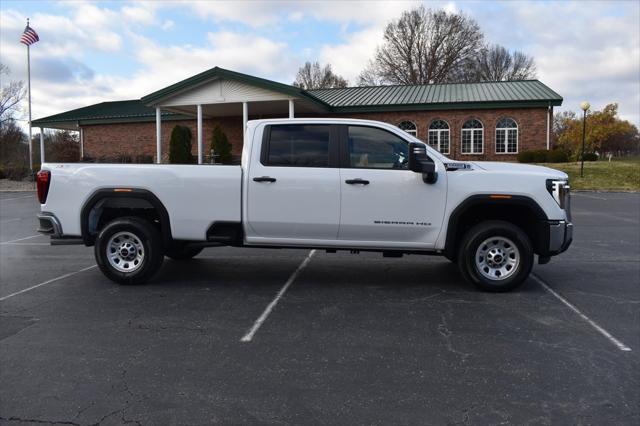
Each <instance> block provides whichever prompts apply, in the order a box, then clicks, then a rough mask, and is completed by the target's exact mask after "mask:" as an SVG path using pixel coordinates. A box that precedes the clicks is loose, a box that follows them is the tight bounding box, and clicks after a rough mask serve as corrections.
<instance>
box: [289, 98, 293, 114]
mask: <svg viewBox="0 0 640 426" xmlns="http://www.w3.org/2000/svg"><path fill="white" fill-rule="evenodd" d="M293 113H294V111H293V99H289V118H293V115H294V114H293Z"/></svg>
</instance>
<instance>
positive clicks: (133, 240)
mask: <svg viewBox="0 0 640 426" xmlns="http://www.w3.org/2000/svg"><path fill="white" fill-rule="evenodd" d="M106 250H107V259H109V264H110V265H111V266H112V267H113V268H114V269H116V270H117V271H120V272H128V273H131V272H135V271H137V270H138V269H139V268H140V267H141V266H142V263H143V262H144V246H143V245H142V241H140V238H138V237H137V236H136V235H135V234H132V233H131V232H127V231H124V232H118V233H117V234H114V235H113V236H112V237H111V238H110V239H109V242H108V243H107V248H106Z"/></svg>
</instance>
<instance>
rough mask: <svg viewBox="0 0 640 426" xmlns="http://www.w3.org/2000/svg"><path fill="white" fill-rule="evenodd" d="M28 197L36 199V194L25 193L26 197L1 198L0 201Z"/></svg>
mask: <svg viewBox="0 0 640 426" xmlns="http://www.w3.org/2000/svg"><path fill="white" fill-rule="evenodd" d="M27 198H33V199H35V198H36V196H35V194H33V195H25V196H24V197H13V198H0V202H2V201H13V200H24V199H27Z"/></svg>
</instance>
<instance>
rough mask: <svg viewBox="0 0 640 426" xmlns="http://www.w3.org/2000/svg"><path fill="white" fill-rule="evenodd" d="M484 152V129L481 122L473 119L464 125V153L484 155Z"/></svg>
mask: <svg viewBox="0 0 640 426" xmlns="http://www.w3.org/2000/svg"><path fill="white" fill-rule="evenodd" d="M483 152H484V127H483V126H482V123H481V122H480V120H476V119H471V120H467V121H465V123H464V124H463V125H462V153H463V154H482V153H483Z"/></svg>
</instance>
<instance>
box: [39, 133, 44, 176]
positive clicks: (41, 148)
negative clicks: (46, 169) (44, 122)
mask: <svg viewBox="0 0 640 426" xmlns="http://www.w3.org/2000/svg"><path fill="white" fill-rule="evenodd" d="M43 164H44V129H43V128H42V127H40V168H42V165H43Z"/></svg>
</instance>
